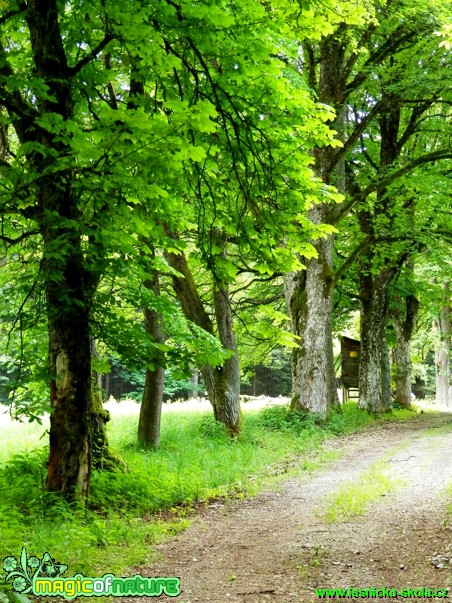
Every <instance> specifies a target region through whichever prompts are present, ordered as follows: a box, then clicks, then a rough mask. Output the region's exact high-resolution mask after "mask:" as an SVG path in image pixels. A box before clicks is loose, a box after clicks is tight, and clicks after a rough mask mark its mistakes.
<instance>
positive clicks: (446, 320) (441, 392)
mask: <svg viewBox="0 0 452 603" xmlns="http://www.w3.org/2000/svg"><path fill="white" fill-rule="evenodd" d="M442 297H443V305H442V308H441V316H440V321H439V331H440V343H439V345H438V346H437V349H436V351H435V369H436V370H435V373H436V400H437V402H438V403H439V404H442V405H444V406H449V398H450V396H449V385H450V346H451V306H450V283H448V282H447V283H445V285H444V289H443V296H442Z"/></svg>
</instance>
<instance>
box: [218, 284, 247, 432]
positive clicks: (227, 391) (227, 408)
mask: <svg viewBox="0 0 452 603" xmlns="http://www.w3.org/2000/svg"><path fill="white" fill-rule="evenodd" d="M213 297H214V307H215V317H216V322H217V328H218V336H219V338H220V341H221V345H222V346H223V347H224V348H226V349H228V350H231V351H232V352H234V355H233V356H232V357H231V358H229V359H228V360H226V361H225V362H224V363H223V365H222V366H218V367H216V368H214V369H213V370H214V373H215V379H214V381H215V385H216V387H215V393H214V396H215V404H214V412H215V418H216V419H217V421H221V422H222V423H224V424H225V425H227V426H228V429H229V431H230V432H231V434H232V435H237V434H238V433H239V432H240V428H241V421H242V416H241V412H240V398H239V396H240V366H239V357H238V355H237V343H236V340H235V334H234V329H233V319H232V309H231V302H230V299H229V289H228V287H227V286H226V285H218V284H217V285H215V288H214V294H213Z"/></svg>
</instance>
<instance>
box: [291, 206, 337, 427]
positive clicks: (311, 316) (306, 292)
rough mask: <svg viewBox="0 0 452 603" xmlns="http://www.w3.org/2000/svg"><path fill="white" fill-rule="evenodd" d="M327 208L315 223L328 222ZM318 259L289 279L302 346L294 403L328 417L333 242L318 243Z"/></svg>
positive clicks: (295, 365)
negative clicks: (326, 220) (325, 220)
mask: <svg viewBox="0 0 452 603" xmlns="http://www.w3.org/2000/svg"><path fill="white" fill-rule="evenodd" d="M325 213H326V208H325V207H323V206H319V207H317V208H315V209H314V210H312V211H311V214H310V218H311V220H313V221H316V222H322V221H324V219H325ZM315 247H316V250H317V253H318V258H317V259H314V260H310V261H309V262H308V263H307V265H306V271H305V272H304V273H297V274H292V275H289V276H288V278H286V302H287V306H288V309H289V313H290V316H291V320H292V329H293V332H294V333H295V334H296V335H298V336H299V337H300V345H299V346H298V347H297V348H295V349H294V350H293V352H292V401H291V407H292V409H294V410H300V409H305V410H308V411H309V412H314V413H318V414H319V415H321V416H322V417H326V415H327V414H328V412H329V410H330V409H331V408H332V407H333V406H334V405H335V404H336V402H337V390H336V379H335V373H334V358H333V336H332V309H333V305H332V304H333V302H332V300H333V282H334V278H333V269H332V249H333V240H332V238H331V237H329V238H327V239H319V240H317V241H316V242H315Z"/></svg>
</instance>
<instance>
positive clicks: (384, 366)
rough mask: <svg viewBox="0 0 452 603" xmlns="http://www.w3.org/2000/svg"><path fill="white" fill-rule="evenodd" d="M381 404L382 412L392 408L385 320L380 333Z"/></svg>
mask: <svg viewBox="0 0 452 603" xmlns="http://www.w3.org/2000/svg"><path fill="white" fill-rule="evenodd" d="M380 341H381V406H382V408H383V411H384V412H389V411H390V410H392V391H391V363H390V360H389V350H388V340H387V337H386V320H385V322H384V324H383V330H382V334H381V338H380Z"/></svg>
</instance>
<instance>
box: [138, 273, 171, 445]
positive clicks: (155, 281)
mask: <svg viewBox="0 0 452 603" xmlns="http://www.w3.org/2000/svg"><path fill="white" fill-rule="evenodd" d="M143 284H144V286H145V287H146V288H147V289H149V290H151V291H153V293H154V294H155V295H156V296H159V295H160V284H159V277H158V273H157V272H156V271H155V270H154V271H153V274H152V280H151V279H149V280H146V281H145V282H144V283H143ZM144 327H145V332H146V333H147V334H148V335H149V336H150V337H152V339H153V340H154V341H155V342H156V343H157V344H160V343H164V341H165V337H164V334H163V325H162V317H161V316H160V314H159V313H158V312H156V311H155V310H150V309H149V308H145V309H144ZM152 363H153V368H152V369H151V368H149V367H146V376H145V381H144V391H143V397H142V399H141V407H140V418H139V421H138V443H139V444H141V445H142V446H145V447H146V448H158V447H159V446H160V423H161V415H162V404H163V388H164V380H165V369H164V366H163V353H161V352H158V351H156V352H155V355H154V357H153V358H152Z"/></svg>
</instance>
